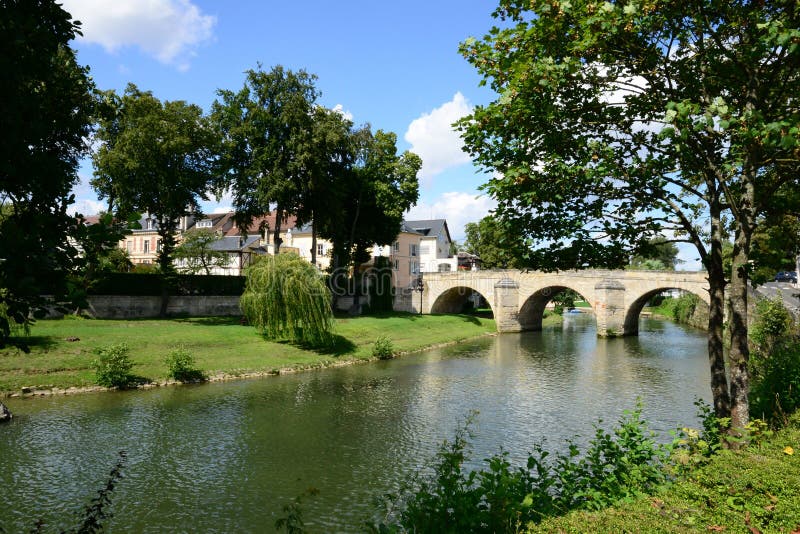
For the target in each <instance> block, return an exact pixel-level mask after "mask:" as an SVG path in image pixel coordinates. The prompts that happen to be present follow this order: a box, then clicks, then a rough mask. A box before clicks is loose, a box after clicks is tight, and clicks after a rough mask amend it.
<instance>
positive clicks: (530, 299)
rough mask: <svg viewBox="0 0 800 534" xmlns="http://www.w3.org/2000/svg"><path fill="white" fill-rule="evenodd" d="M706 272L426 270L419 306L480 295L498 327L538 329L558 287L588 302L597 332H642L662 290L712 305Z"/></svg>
mask: <svg viewBox="0 0 800 534" xmlns="http://www.w3.org/2000/svg"><path fill="white" fill-rule="evenodd" d="M705 276H706V275H705V273H702V272H684V271H628V270H624V271H622V270H618V271H617V270H614V271H612V270H596V269H589V270H581V271H568V272H557V273H543V272H537V271H527V272H521V271H514V270H496V271H468V272H451V273H425V275H424V276H423V293H422V299H421V302H422V310H421V311H422V313H460V312H462V311H463V310H464V307H465V305H467V303H468V302H469V301H472V302H476V301H477V297H476V295H480V296H481V297H483V299H484V300H485V301H486V302H487V303H488V304H489V306H490V307H491V309H492V312H493V314H494V318H495V322H496V324H497V330H498V331H499V332H521V331H525V330H540V329H541V328H542V317H543V315H544V310H545V306H546V305H547V303H548V302H550V301H551V300H552V299H553V297H554V296H555V295H557V294H558V293H559V292H561V291H563V290H565V289H572V290H574V291H575V292H577V293H578V294H580V295H581V296H582V297H583V298H584V299H585V300H586V301H587V302H588V303H589V304H590V306H591V311H592V312H593V314H594V316H595V319H596V321H597V334H598V335H599V336H602V337H606V336H629V335H636V334H638V332H639V314H640V312H641V311H642V308H643V307H644V305H645V304H646V303H647V302H648V301H649V300H650V299H651V298H652V297H653V296H655V295H657V294H658V293H661V292H663V291H666V290H670V289H677V290H681V291H685V292H690V293H694V294H696V295H697V296H699V297H700V300H701V301H702V302H704V303H705V305H708V302H709V298H708V282H707V281H706V278H705Z"/></svg>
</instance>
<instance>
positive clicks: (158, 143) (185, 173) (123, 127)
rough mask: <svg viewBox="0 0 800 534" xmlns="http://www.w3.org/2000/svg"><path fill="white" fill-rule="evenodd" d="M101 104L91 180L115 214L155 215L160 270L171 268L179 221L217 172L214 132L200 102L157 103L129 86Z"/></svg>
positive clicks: (191, 211) (195, 209) (205, 191)
mask: <svg viewBox="0 0 800 534" xmlns="http://www.w3.org/2000/svg"><path fill="white" fill-rule="evenodd" d="M105 103H106V106H107V109H109V110H110V111H109V112H108V113H107V116H105V117H104V118H103V119H102V120H101V121H100V127H99V129H98V132H97V138H98V140H99V141H100V146H99V148H98V149H97V150H96V151H95V153H94V155H93V160H94V166H95V173H94V174H95V178H94V179H93V180H92V185H93V186H94V187H95V189H96V190H97V192H98V196H99V197H100V198H108V199H110V201H111V202H112V204H113V208H114V209H115V210H116V212H117V214H122V215H127V214H129V213H131V212H147V213H148V214H150V215H152V216H153V217H154V218H155V219H156V220H157V230H158V235H159V237H160V238H161V250H160V251H159V255H158V263H159V267H160V269H161V272H163V273H170V272H173V270H174V267H173V265H172V256H173V252H174V250H175V246H176V240H175V235H176V232H177V229H178V225H179V220H180V218H181V217H183V216H186V215H190V214H196V213H199V212H200V206H199V200H200V199H207V198H208V191H209V188H210V187H211V185H212V179H213V178H214V177H215V175H214V167H213V163H214V157H215V149H216V136H215V131H214V129H213V128H212V127H211V125H210V124H209V121H208V119H207V118H206V117H205V116H204V115H203V111H202V109H200V107H198V106H196V105H193V104H188V103H186V102H184V101H180V100H179V101H164V102H161V101H160V100H159V99H158V98H156V97H155V96H154V95H153V94H152V93H151V92H149V91H140V90H139V89H138V88H137V87H136V86H135V85H132V84H131V85H128V87H127V89H126V90H125V93H124V94H123V95H122V96H121V97H120V96H118V95H116V94H115V93H114V92H107V93H105Z"/></svg>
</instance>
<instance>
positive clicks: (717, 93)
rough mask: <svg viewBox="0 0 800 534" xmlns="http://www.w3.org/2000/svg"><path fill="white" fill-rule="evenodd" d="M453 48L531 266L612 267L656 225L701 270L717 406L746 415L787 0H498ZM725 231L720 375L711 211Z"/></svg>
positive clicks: (783, 164) (481, 149)
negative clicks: (477, 29)
mask: <svg viewBox="0 0 800 534" xmlns="http://www.w3.org/2000/svg"><path fill="white" fill-rule="evenodd" d="M494 15H495V17H497V18H499V19H500V20H501V21H504V26H505V27H504V28H495V29H493V30H492V31H491V32H490V33H489V35H487V36H486V37H485V38H484V39H483V40H480V41H478V40H475V39H470V40H467V41H466V42H465V43H464V44H463V45H462V52H463V54H464V55H465V56H466V57H467V59H468V60H469V61H470V62H471V63H472V64H473V65H475V66H476V67H477V68H478V70H479V71H480V72H481V73H482V75H483V76H484V83H490V84H491V86H492V88H493V89H495V91H497V93H498V94H499V97H498V98H497V100H495V101H494V102H492V103H491V104H490V105H488V106H486V107H478V108H476V110H475V112H474V113H473V114H472V116H471V117H469V118H467V119H465V120H463V121H462V122H461V123H460V128H461V131H462V134H463V136H464V139H465V141H466V145H467V147H468V149H469V150H470V152H471V153H472V155H473V156H474V157H475V159H476V161H477V162H478V163H479V164H480V165H482V166H483V167H485V168H486V169H490V170H494V171H497V174H496V175H495V177H494V178H493V179H492V180H491V181H490V182H489V183H488V184H486V186H485V189H486V190H487V191H488V192H489V193H490V194H491V195H492V196H494V197H495V198H496V199H497V200H498V209H497V214H498V216H499V217H501V218H502V219H503V220H505V221H507V223H508V224H510V225H511V226H512V227H513V228H515V229H516V230H517V231H518V232H519V233H520V234H522V235H524V236H525V237H526V238H528V239H530V240H532V241H533V242H535V243H538V244H539V245H541V246H540V247H539V248H537V249H535V250H533V251H530V252H528V251H527V250H526V251H524V252H523V253H522V256H523V259H524V260H526V261H528V262H529V264H531V265H535V266H537V267H539V268H545V269H548V268H549V269H557V268H575V267H582V266H585V265H603V266H608V267H619V266H622V265H623V264H624V261H625V258H626V257H629V256H630V255H631V254H635V253H637V252H638V251H639V250H640V249H642V247H645V246H646V244H647V242H648V241H649V240H650V239H652V238H654V237H656V236H657V235H658V234H659V233H663V232H664V231H672V232H675V233H676V235H679V236H681V238H682V239H685V241H686V242H688V243H691V244H693V245H694V246H695V247H696V248H697V251H698V253H699V255H700V258H701V260H702V262H703V264H704V266H705V267H706V269H707V271H708V275H709V276H708V280H709V285H710V299H711V306H710V317H709V343H708V348H709V362H710V367H711V388H712V393H713V397H714V407H715V412H716V414H717V415H718V416H722V417H727V416H731V417H732V423H733V425H734V426H736V427H743V426H744V425H745V424H746V423H747V420H748V408H747V406H748V405H747V389H748V375H747V346H746V338H747V326H746V325H747V322H746V283H747V268H746V267H747V265H749V264H748V262H747V260H748V256H749V252H750V240H751V237H752V232H753V231H754V230H755V228H756V227H757V223H758V219H757V216H758V214H759V213H760V212H762V211H765V210H767V209H768V207H769V198H770V197H771V196H773V195H774V194H775V192H776V191H779V190H781V189H782V188H785V187H787V186H789V185H792V182H793V181H796V179H797V176H798V174H797V172H796V171H797V166H798V165H797V163H798V151H797V142H796V139H797V136H798V133H800V129H799V128H798V126H799V124H798V106H797V100H796V97H795V95H797V94H798V90H799V89H800V87H798V82H800V76H798V72H800V70H798V59H799V57H800V46H798V40H799V39H800V33H799V32H798V30H797V28H798V26H799V25H798V20H797V4H796V3H795V2H793V1H774V2H773V1H768V2H760V3H752V2H748V1H744V0H742V1H734V2H717V1H716V0H691V1H689V2H680V3H654V2H649V1H645V2H638V1H626V2H618V3H611V2H596V1H594V0H575V1H572V2H559V1H552V0H533V1H530V2H529V1H524V2H523V1H522V0H502V1H501V2H500V6H499V8H498V9H497V10H496V11H495V13H494ZM726 216H729V217H730V218H731V220H732V226H733V232H734V234H735V243H736V245H735V250H734V276H733V277H732V282H731V288H730V298H731V303H732V307H731V309H732V314H731V321H730V324H731V336H732V338H731V339H732V343H731V350H730V354H729V358H730V366H729V367H730V380H729V379H728V376H726V373H725V359H724V352H723V343H722V333H723V331H722V324H723V322H722V319H723V303H724V291H725V285H726V280H725V274H724V270H723V267H722V254H721V252H722V242H723V232H724V230H725V229H724V228H723V221H724V217H726Z"/></svg>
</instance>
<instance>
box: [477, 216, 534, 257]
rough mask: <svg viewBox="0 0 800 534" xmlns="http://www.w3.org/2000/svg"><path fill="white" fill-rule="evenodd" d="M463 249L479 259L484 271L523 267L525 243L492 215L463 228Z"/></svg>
mask: <svg viewBox="0 0 800 534" xmlns="http://www.w3.org/2000/svg"><path fill="white" fill-rule="evenodd" d="M464 233H465V234H466V240H465V241H464V245H463V248H464V250H465V251H466V252H469V253H470V254H475V255H476V256H478V257H479V258H480V259H481V266H482V267H483V268H484V269H516V268H520V267H523V266H524V265H525V262H524V260H523V259H522V258H523V257H524V254H525V250H526V246H525V242H524V241H523V240H522V239H521V238H520V237H519V234H518V233H516V232H514V231H513V230H510V229H508V228H507V227H506V226H504V225H503V224H502V223H501V222H499V221H498V219H497V218H496V217H494V216H492V215H489V216H486V217H484V218H483V219H481V220H480V221H478V222H477V223H467V224H466V226H464Z"/></svg>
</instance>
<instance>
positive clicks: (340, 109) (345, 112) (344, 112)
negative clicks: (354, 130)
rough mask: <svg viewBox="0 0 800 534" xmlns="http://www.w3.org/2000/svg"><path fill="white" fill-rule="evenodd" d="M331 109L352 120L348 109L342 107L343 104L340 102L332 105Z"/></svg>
mask: <svg viewBox="0 0 800 534" xmlns="http://www.w3.org/2000/svg"><path fill="white" fill-rule="evenodd" d="M333 111H335V112H337V113H338V114H339V115H341V116H342V117H344V118H345V119H347V120H349V121H352V120H353V114H352V113H351V112H350V111H348V110H346V109H344V106H343V105H341V104H336V105H335V106H333Z"/></svg>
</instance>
